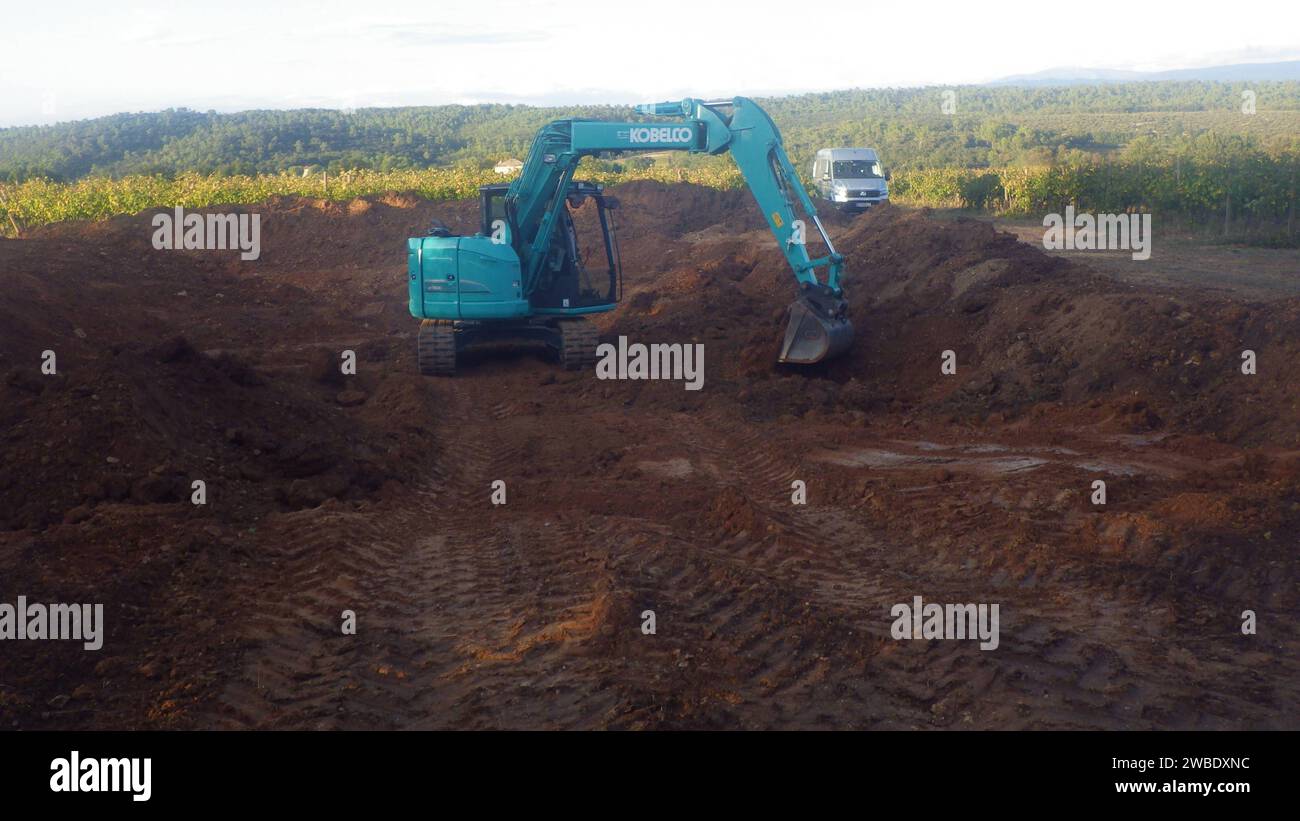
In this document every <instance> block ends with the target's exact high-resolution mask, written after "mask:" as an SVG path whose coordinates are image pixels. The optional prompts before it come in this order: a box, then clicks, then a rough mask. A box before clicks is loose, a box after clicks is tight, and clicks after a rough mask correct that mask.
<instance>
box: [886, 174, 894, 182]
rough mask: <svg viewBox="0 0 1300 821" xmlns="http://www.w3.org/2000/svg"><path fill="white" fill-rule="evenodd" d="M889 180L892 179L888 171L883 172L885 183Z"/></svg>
mask: <svg viewBox="0 0 1300 821" xmlns="http://www.w3.org/2000/svg"><path fill="white" fill-rule="evenodd" d="M891 179H893V175H891V174H890V173H889V172H888V171H886V172H885V182H889V181H890V180H891Z"/></svg>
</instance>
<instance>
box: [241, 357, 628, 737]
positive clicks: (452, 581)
mask: <svg viewBox="0 0 1300 821" xmlns="http://www.w3.org/2000/svg"><path fill="white" fill-rule="evenodd" d="M440 386H441V387H442V389H443V390H444V391H445V392H446V394H447V413H446V414H445V416H444V418H445V419H448V420H454V424H451V425H449V426H448V427H446V428H442V429H439V431H438V432H437V434H436V447H437V448H439V450H440V452H441V454H442V458H441V459H440V461H439V464H438V467H437V469H436V470H435V471H434V472H433V475H432V477H431V480H430V482H429V484H428V485H427V486H426V487H424V488H421V489H419V490H418V491H416V492H414V493H412V494H410V496H409V497H407V498H406V499H405V500H404V501H403V503H402V504H400V505H399V504H394V505H386V506H371V507H368V508H366V509H364V510H349V509H346V508H345V507H344V506H342V505H336V504H328V505H326V506H325V507H324V508H321V509H316V510H309V511H300V512H298V513H292V514H283V515H279V516H273V517H268V520H267V521H266V523H265V527H264V528H263V529H262V532H260V533H259V534H258V542H259V544H260V545H261V546H262V549H263V550H264V551H268V552H270V553H271V554H272V555H273V556H274V558H273V559H272V560H271V566H272V567H273V568H274V569H275V570H276V573H275V578H274V579H267V580H265V581H264V583H263V584H261V585H260V586H259V589H260V590H261V591H262V594H261V598H260V600H259V601H258V602H256V603H250V604H249V605H248V606H246V607H245V608H244V610H245V611H246V612H255V613H257V615H256V616H254V617H253V618H252V619H251V621H250V623H249V625H248V626H247V628H246V629H245V631H244V635H243V640H244V641H245V643H246V644H247V650H246V654H245V664H244V669H243V670H242V671H241V673H240V674H239V675H238V676H237V677H236V678H235V680H234V681H233V682H231V684H230V685H229V686H228V687H227V688H226V691H225V693H224V694H223V696H222V698H221V700H220V701H221V704H220V707H219V713H220V718H221V725H222V726H228V727H253V728H261V727H303V726H307V727H314V728H335V727H394V728H396V727H407V728H418V727H442V726H464V727H514V726H546V724H547V723H548V722H550V721H553V719H551V718H549V717H550V716H564V717H565V722H566V723H569V722H576V723H578V724H582V723H594V719H593V718H592V717H593V716H596V715H599V714H600V713H602V712H604V711H605V710H607V709H609V708H610V707H611V706H612V704H613V701H612V698H611V699H605V700H603V701H602V700H600V699H592V698H590V696H589V694H587V693H581V692H580V691H579V688H578V687H576V686H575V685H574V684H573V681H574V680H575V676H574V674H575V672H580V671H578V670H575V669H574V668H575V667H577V668H581V667H582V666H583V664H584V661H583V659H581V658H580V657H570V654H568V653H567V652H566V651H567V650H568V649H569V646H570V645H572V644H574V643H580V642H582V641H583V640H585V639H587V638H589V637H590V636H591V635H593V634H594V632H595V631H596V630H597V629H599V628H600V627H601V626H602V625H603V623H604V620H605V617H606V615H607V611H608V608H609V577H608V575H607V574H606V573H605V572H604V564H605V563H606V562H605V555H604V554H603V553H602V550H601V548H600V547H599V546H598V545H599V544H600V543H601V541H602V538H601V532H602V530H604V529H608V525H605V526H603V527H599V526H598V527H597V528H595V529H594V531H593V532H584V528H583V527H582V526H581V523H580V522H578V521H576V520H574V519H573V518H572V517H559V516H538V515H536V514H533V513H528V512H526V511H524V512H520V513H515V512H514V509H513V508H512V507H511V505H509V504H507V505H505V506H502V507H499V508H497V507H493V506H492V505H491V503H490V499H489V494H490V490H491V482H492V481H493V480H494V479H497V478H502V479H506V480H507V481H509V479H510V477H511V476H512V474H513V471H514V470H515V469H517V466H518V462H519V458H520V450H521V447H522V446H523V443H521V442H520V441H519V431H517V430H510V429H509V425H508V424H504V425H503V424H502V423H508V421H509V418H510V416H511V414H509V413H505V414H502V413H495V412H494V413H492V416H493V417H495V419H494V421H491V422H478V421H475V420H476V417H475V415H474V411H475V408H477V407H490V408H494V409H500V408H502V407H503V404H504V403H497V404H492V403H490V402H488V401H487V399H488V398H489V397H486V396H485V395H484V394H485V391H484V390H483V388H482V387H480V386H478V385H475V384H474V383H473V382H472V380H445V381H443V382H441V383H440ZM527 435H529V434H525V438H526V436H527ZM508 492H511V493H517V492H518V491H517V490H516V489H515V488H514V487H513V485H510V484H508ZM593 535H594V536H595V537H596V538H595V539H594V540H593V539H592V536H593ZM582 544H590V545H594V546H593V547H589V548H587V549H579V548H576V547H575V546H576V545H582ZM344 609H354V610H355V611H356V613H357V620H358V630H357V635H356V636H344V635H342V634H341V632H340V628H339V624H340V622H339V614H340V613H341V612H342V610H344ZM525 657H526V659H525ZM525 660H526V663H525V664H521V662H523V661H525ZM520 668H522V669H520ZM582 679H583V676H581V675H579V676H577V680H579V681H580V680H582ZM557 700H558V701H559V702H561V703H559V704H556V701H557Z"/></svg>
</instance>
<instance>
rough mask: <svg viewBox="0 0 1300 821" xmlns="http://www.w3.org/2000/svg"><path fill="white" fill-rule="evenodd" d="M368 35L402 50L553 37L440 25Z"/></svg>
mask: <svg viewBox="0 0 1300 821" xmlns="http://www.w3.org/2000/svg"><path fill="white" fill-rule="evenodd" d="M366 31H367V33H368V34H369V35H370V37H371V38H372V39H374V40H377V41H379V42H380V43H381V44H386V45H389V46H396V47H399V48H420V47H427V46H492V45H498V46H499V45H513V44H519V43H539V42H543V41H545V40H547V39H548V38H549V36H550V35H548V34H547V33H545V32H542V31H531V30H510V29H484V28H479V29H477V30H475V29H468V28H465V27H463V26H456V27H455V28H451V27H448V26H446V25H445V24H441V23H403V24H383V25H370V26H367V27H366Z"/></svg>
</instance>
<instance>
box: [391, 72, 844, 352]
mask: <svg viewBox="0 0 1300 821" xmlns="http://www.w3.org/2000/svg"><path fill="white" fill-rule="evenodd" d="M637 112H638V113H639V114H643V115H649V116H654V117H676V118H678V119H676V120H674V121H672V122H667V123H657V122H655V121H649V122H622V123H619V122H604V121H596V120H577V119H573V120H557V121H555V122H553V123H551V124H550V125H547V126H545V127H544V128H543V129H542V130H541V131H540V132H539V133H538V135H537V137H536V138H535V139H534V140H533V145H532V148H531V149H530V150H529V152H528V157H527V159H525V160H524V165H523V168H522V169H521V170H520V173H519V176H518V177H517V178H516V179H515V180H514V182H512V183H509V184H508V185H507V184H498V185H487V186H483V187H482V188H480V189H479V196H480V209H481V224H480V230H479V233H477V234H475V235H474V236H456V235H454V234H452V233H451V231H449V230H448V229H446V228H445V227H442V226H438V227H435V228H434V229H433V230H432V231H430V233H429V235H428V236H424V237H416V238H413V239H410V240H408V241H407V273H408V275H409V280H410V281H409V291H410V310H411V315H412V316H414V317H416V318H417V319H421V320H423V322H421V324H420V331H419V338H418V343H417V351H418V361H419V367H420V372H421V373H424V374H431V375H434V374H436V375H451V374H453V373H455V371H456V359H457V353H458V352H460V351H462V350H464V349H465V348H467V347H469V346H471V345H475V344H478V343H480V342H488V341H492V340H501V339H523V340H534V341H542V342H545V343H546V344H547V345H549V346H550V347H551V348H552V349H554V350H555V351H556V353H557V354H558V357H559V360H560V363H561V364H562V365H563V366H564V367H565V368H567V369H570V370H577V369H580V368H582V367H585V366H589V365H592V364H594V363H595V361H596V342H597V340H596V328H595V326H594V325H593V324H592V323H591V321H590V320H589V319H588V318H587V317H588V316H589V315H591V314H595V313H600V312H603V311H610V310H613V309H614V307H615V305H616V303H617V302H618V301H619V299H620V298H621V296H622V269H621V263H620V261H619V253H618V240H617V236H616V233H615V230H614V221H613V210H614V209H615V208H617V202H616V201H615V200H614V199H613V198H612V197H609V196H607V195H606V194H605V191H604V188H603V186H600V185H596V184H593V183H589V182H579V181H575V180H574V179H573V175H574V171H575V170H576V169H577V167H578V163H579V161H580V160H581V159H582V158H583V157H586V156H590V155H596V154H606V153H609V152H631V151H689V152H691V153H693V154H699V153H703V154H722V153H724V152H730V153H731V157H732V159H733V160H735V163H736V165H737V167H738V168H739V169H740V173H741V175H742V176H743V177H744V179H745V182H746V183H748V185H749V190H750V191H751V192H752V193H753V195H754V199H755V200H756V201H757V202H758V207H759V210H760V211H762V212H763V216H764V218H765V219H766V220H767V224H768V227H769V228H771V229H772V233H773V235H775V237H776V240H777V243H778V244H779V245H780V246H781V250H782V251H783V252H784V253H785V257H786V260H787V261H788V262H789V263H790V268H791V269H792V271H793V273H794V278H795V280H796V283H797V286H798V295H797V297H796V299H795V301H794V302H793V303H791V304H790V307H789V309H788V314H789V320H788V322H787V325H786V330H785V339H784V341H783V343H782V345H781V351H780V354H779V357H778V360H779V361H781V362H789V363H796V364H811V363H814V362H820V361H821V360H823V359H826V358H828V357H831V356H835V355H836V354H838V353H840V352H842V351H844V350H845V349H846V348H848V346H849V344H850V343H851V342H852V341H853V326H852V325H851V324H850V323H849V320H848V305H847V303H846V301H845V299H844V292H843V290H842V289H841V287H840V270H841V268H842V267H843V265H844V257H843V256H841V255H840V254H838V253H836V251H835V248H834V246H833V245H832V244H831V240H830V237H829V236H827V235H826V230H825V228H824V227H823V226H822V223H821V220H819V219H818V217H817V209H816V208H815V207H814V206H813V203H812V200H811V199H810V198H809V196H808V192H807V191H806V190H805V189H804V187H803V184H802V183H801V182H800V181H799V177H798V175H797V174H796V173H795V170H794V167H793V166H791V165H790V160H789V158H788V157H787V156H786V153H785V148H784V147H783V146H782V143H781V134H780V132H778V131H777V128H776V125H775V124H774V123H773V122H772V120H771V118H770V117H768V115H767V113H766V112H765V111H763V109H762V108H760V107H759V106H758V105H757V104H755V103H754V101H753V100H749V99H746V98H744V97H735V98H733V99H730V100H712V101H702V100H693V99H686V100H681V101H679V102H666V103H653V104H648V105H642V106H637ZM588 201H591V202H593V203H594V205H595V207H596V216H597V217H598V220H599V225H600V231H601V234H602V235H603V236H602V237H601V240H602V242H601V245H602V246H603V250H604V257H605V260H604V261H605V266H604V267H605V270H604V271H603V272H600V271H595V270H593V269H591V268H589V267H588V264H587V260H585V259H583V255H582V254H581V253H580V251H579V243H578V236H577V233H576V229H575V226H574V212H575V211H576V209H579V208H581V207H582V206H583V205H584V204H585V203H586V202H588ZM796 201H797V203H798V205H799V207H800V208H801V209H802V211H803V213H804V215H805V216H806V217H807V218H808V219H810V220H812V223H813V225H814V226H816V229H817V231H818V232H819V233H820V234H821V238H822V242H823V243H824V245H825V247H826V251H827V253H826V255H825V256H823V257H821V258H819V259H812V258H811V257H810V256H809V254H808V250H807V246H806V244H805V242H804V238H805V236H806V234H805V232H806V230H807V224H806V223H805V222H804V221H802V220H800V219H799V218H798V217H797V215H796V212H795V204H796ZM821 268H825V269H826V270H825V273H824V276H823V277H822V278H820V279H819V278H818V269H821Z"/></svg>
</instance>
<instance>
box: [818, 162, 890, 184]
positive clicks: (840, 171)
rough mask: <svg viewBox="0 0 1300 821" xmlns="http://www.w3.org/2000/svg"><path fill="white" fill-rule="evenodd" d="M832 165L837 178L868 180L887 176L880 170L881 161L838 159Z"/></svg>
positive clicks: (832, 172)
mask: <svg viewBox="0 0 1300 821" xmlns="http://www.w3.org/2000/svg"><path fill="white" fill-rule="evenodd" d="M831 166H832V169H831V176H833V177H834V178H835V179H837V180H866V179H871V178H872V177H883V176H885V175H884V173H883V172H882V171H881V170H880V163H878V162H874V161H872V160H836V161H835V162H833V163H831Z"/></svg>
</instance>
